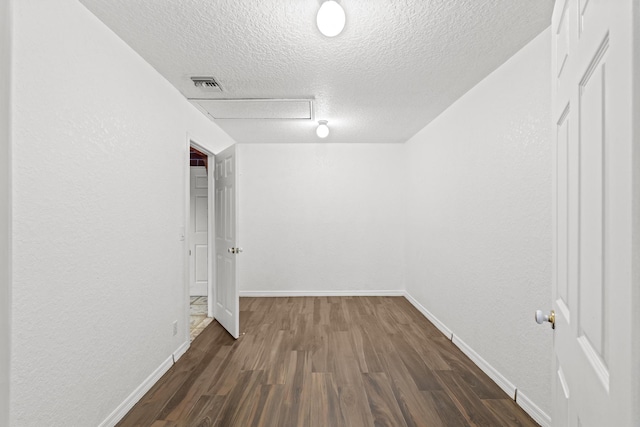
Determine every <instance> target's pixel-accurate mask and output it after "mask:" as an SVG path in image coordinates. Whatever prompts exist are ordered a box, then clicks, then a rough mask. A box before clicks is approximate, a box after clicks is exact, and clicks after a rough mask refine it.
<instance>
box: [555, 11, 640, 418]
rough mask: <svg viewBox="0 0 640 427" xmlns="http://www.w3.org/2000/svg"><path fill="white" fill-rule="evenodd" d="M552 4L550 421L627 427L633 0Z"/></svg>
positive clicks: (630, 375) (630, 368)
mask: <svg viewBox="0 0 640 427" xmlns="http://www.w3.org/2000/svg"><path fill="white" fill-rule="evenodd" d="M634 1H636V4H637V0H558V1H556V4H555V9H554V12H553V20H552V34H553V37H552V43H553V66H552V76H553V83H552V88H553V124H554V129H555V130H554V149H553V152H554V159H555V165H554V190H555V191H554V204H555V209H554V269H553V274H554V278H553V310H554V311H555V316H556V327H555V330H554V352H555V360H554V376H553V377H554V387H553V390H552V394H553V405H554V407H553V415H552V421H553V425H554V426H557V427H561V426H562V427H565V426H571V427H577V426H583V427H587V426H594V427H602V426H620V427H623V426H632V425H633V421H632V419H633V418H632V417H633V413H634V411H635V406H636V405H637V404H638V402H635V403H634V402H633V400H632V396H633V392H634V390H633V387H632V386H633V381H632V378H633V375H634V373H635V372H636V368H635V364H637V363H639V362H638V361H633V360H632V358H631V355H632V347H631V345H632V330H631V314H632V311H631V296H632V294H631V289H632V277H631V267H632V264H631V261H632V258H631V251H632V247H631V236H632V234H631V231H632V229H631V225H632V203H631V202H632V192H631V184H632V175H633V171H632V168H631V154H632V121H633V120H632V102H631V100H632V81H633V79H634V78H635V77H634V74H633V64H632V62H631V52H632V50H631V49H632V34H633V33H632V4H633V2H634Z"/></svg>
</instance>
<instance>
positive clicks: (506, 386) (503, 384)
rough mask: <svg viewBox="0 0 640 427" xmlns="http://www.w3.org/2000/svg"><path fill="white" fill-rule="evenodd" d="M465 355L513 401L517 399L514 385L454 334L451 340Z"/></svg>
mask: <svg viewBox="0 0 640 427" xmlns="http://www.w3.org/2000/svg"><path fill="white" fill-rule="evenodd" d="M451 341H452V342H453V343H454V344H455V345H456V346H458V348H459V349H460V350H462V352H463V353H464V354H466V355H467V357H468V358H469V359H471V361H472V362H473V363H475V364H476V365H477V366H478V368H480V369H481V370H482V372H484V373H485V374H487V375H488V376H489V378H491V379H492V380H493V382H494V383H496V384H498V387H500V388H501V389H502V390H503V391H504V392H505V393H507V394H508V395H509V397H511V398H512V399H515V397H516V386H515V385H513V384H512V383H511V382H510V381H509V380H508V379H506V378H505V377H504V375H502V374H501V373H500V372H498V370H497V369H496V368H494V367H493V366H491V365H490V364H489V362H487V361H486V360H484V359H483V358H482V356H480V355H479V354H478V353H476V352H475V350H473V349H472V348H471V347H469V345H468V344H467V343H465V342H464V341H462V340H461V339H460V338H458V337H457V336H456V335H455V334H453V339H452V340H451Z"/></svg>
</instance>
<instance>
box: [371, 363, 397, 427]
mask: <svg viewBox="0 0 640 427" xmlns="http://www.w3.org/2000/svg"><path fill="white" fill-rule="evenodd" d="M362 375H363V377H364V389H365V391H366V393H367V398H368V399H369V407H370V408H371V414H372V415H373V420H374V425H375V426H376V427H377V426H380V427H383V426H388V427H402V426H404V427H407V423H406V421H405V419H404V416H403V415H402V411H401V410H400V407H399V406H398V402H397V401H396V399H395V397H394V395H393V391H392V390H391V384H390V383H389V379H388V378H387V375H386V374H385V373H383V372H373V373H371V374H362Z"/></svg>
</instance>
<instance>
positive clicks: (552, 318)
mask: <svg viewBox="0 0 640 427" xmlns="http://www.w3.org/2000/svg"><path fill="white" fill-rule="evenodd" d="M536 322H537V323H539V324H540V325H542V324H543V323H544V322H549V323H551V329H555V328H556V312H555V311H553V310H551V312H550V313H549V314H544V313H543V312H542V310H536Z"/></svg>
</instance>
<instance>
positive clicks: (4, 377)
mask: <svg viewBox="0 0 640 427" xmlns="http://www.w3.org/2000/svg"><path fill="white" fill-rule="evenodd" d="M9 4H10V3H9V1H5V0H3V1H0V426H4V425H7V424H8V423H9V358H10V352H9V348H10V346H9V344H10V336H11V330H10V324H11V299H10V283H11V280H10V276H9V267H10V256H9V247H10V246H9V239H10V237H9V236H10V234H9V226H10V224H9V221H10V220H9V218H10V216H9V215H10V214H9V212H10V202H11V197H10V194H11V190H10V189H11V187H10V175H9V173H10V170H11V168H10V166H11V161H10V151H9V143H10V138H11V133H10V132H11V130H10V129H11V126H10V125H11V98H10V87H11V42H10V40H11V31H10V23H11V18H10V17H11V15H10V9H9Z"/></svg>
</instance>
